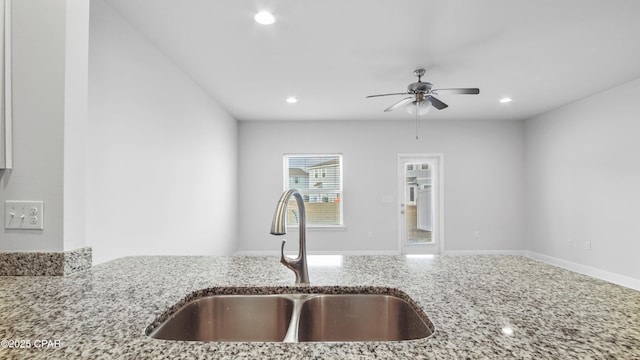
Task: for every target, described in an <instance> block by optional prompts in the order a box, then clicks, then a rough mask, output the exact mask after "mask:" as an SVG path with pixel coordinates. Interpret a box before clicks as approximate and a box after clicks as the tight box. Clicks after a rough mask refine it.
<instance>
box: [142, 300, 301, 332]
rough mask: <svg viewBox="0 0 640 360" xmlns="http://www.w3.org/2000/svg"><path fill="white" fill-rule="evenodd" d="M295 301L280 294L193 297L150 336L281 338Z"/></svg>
mask: <svg viewBox="0 0 640 360" xmlns="http://www.w3.org/2000/svg"><path fill="white" fill-rule="evenodd" d="M292 313H293V301H292V300H291V299H288V298H286V297H282V296H277V295H219V296H207V297H203V298H200V299H196V300H193V301H191V302H189V303H187V304H186V305H184V306H183V307H181V308H180V309H179V310H178V311H177V312H176V313H175V314H174V315H173V316H171V317H169V318H168V319H167V320H166V321H164V322H163V323H162V324H161V325H160V326H159V327H158V328H157V329H155V330H154V331H153V332H152V333H151V334H150V336H151V337H153V338H156V339H165V340H192V341H282V340H283V339H284V336H285V334H286V333H287V330H288V329H289V323H290V322H291V314H292Z"/></svg>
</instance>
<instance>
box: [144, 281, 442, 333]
mask: <svg viewBox="0 0 640 360" xmlns="http://www.w3.org/2000/svg"><path fill="white" fill-rule="evenodd" d="M210 290H212V291H213V290H217V292H218V293H224V294H216V293H215V292H216V291H213V292H214V294H210V293H207V291H201V292H199V293H198V294H192V295H191V296H189V297H187V299H186V300H183V301H182V302H181V303H179V304H177V305H176V306H174V307H173V308H172V309H170V310H169V311H168V312H166V313H165V314H163V315H162V316H160V318H158V320H156V322H154V324H152V325H150V326H149V327H147V329H146V330H145V333H146V334H147V335H149V336H151V337H152V338H156V339H164V340H182V341H230V342H318V341H323V342H325V341H331V342H344V341H401V340H415V339H421V338H426V337H429V336H431V335H432V334H433V332H434V327H433V324H432V323H431V321H430V320H429V319H428V318H427V316H426V315H425V314H424V313H423V312H422V310H421V309H420V308H419V307H418V306H417V305H416V304H415V303H414V302H413V301H412V300H411V299H410V298H409V297H408V296H407V295H406V294H404V293H403V292H400V291H399V290H395V289H387V288H368V289H366V290H367V291H366V293H363V292H362V290H363V289H359V290H360V292H357V293H356V292H354V289H344V288H333V289H331V291H329V293H326V292H321V290H319V289H315V290H314V289H313V288H306V292H305V293H301V292H292V293H284V294H282V293H269V292H270V290H271V292H277V291H282V289H280V290H277V289H275V288H274V289H266V292H267V293H264V292H265V289H264V288H263V289H261V291H262V293H261V294H237V292H246V291H247V290H246V289H242V288H236V289H235V290H236V291H234V290H233V289H229V288H226V289H210ZM254 290H255V289H254ZM290 290H292V291H296V290H300V289H295V288H294V289H290ZM325 290H326V288H325ZM372 290H373V291H372ZM341 292H347V293H341ZM373 292H375V293H373Z"/></svg>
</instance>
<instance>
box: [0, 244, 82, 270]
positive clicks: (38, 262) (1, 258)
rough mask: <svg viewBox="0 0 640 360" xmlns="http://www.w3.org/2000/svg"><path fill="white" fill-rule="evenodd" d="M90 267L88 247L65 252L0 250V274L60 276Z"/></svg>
mask: <svg viewBox="0 0 640 360" xmlns="http://www.w3.org/2000/svg"><path fill="white" fill-rule="evenodd" d="M90 267H91V248H90V247H82V248H78V249H75V250H69V251H65V252H0V276H62V275H69V274H73V273H74V272H77V271H82V270H86V269H89V268H90Z"/></svg>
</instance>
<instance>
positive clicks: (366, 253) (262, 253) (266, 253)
mask: <svg viewBox="0 0 640 360" xmlns="http://www.w3.org/2000/svg"><path fill="white" fill-rule="evenodd" d="M285 253H286V254H287V255H289V256H291V255H296V254H295V253H294V252H289V251H287V252H285ZM307 254H308V255H346V256H397V255H400V251H397V250H380V251H372V250H366V251H307ZM233 255H234V256H280V252H279V251H238V252H236V253H235V254H233Z"/></svg>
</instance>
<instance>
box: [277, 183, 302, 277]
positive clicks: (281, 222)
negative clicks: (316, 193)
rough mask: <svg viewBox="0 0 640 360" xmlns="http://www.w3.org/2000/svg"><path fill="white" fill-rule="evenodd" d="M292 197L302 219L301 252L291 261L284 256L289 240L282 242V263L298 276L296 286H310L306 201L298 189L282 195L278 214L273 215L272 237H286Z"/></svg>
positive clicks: (300, 227) (299, 220)
mask: <svg viewBox="0 0 640 360" xmlns="http://www.w3.org/2000/svg"><path fill="white" fill-rule="evenodd" d="M291 196H293V197H295V198H296V203H298V212H299V213H300V218H299V219H298V225H299V229H300V230H299V232H300V250H299V253H298V256H297V257H295V258H293V259H291V258H288V257H286V256H284V245H285V244H286V242H287V240H282V246H281V247H280V262H281V263H282V264H284V266H286V267H288V268H289V269H291V270H292V271H293V273H294V274H296V284H308V283H309V270H307V245H306V243H307V239H306V232H307V215H306V214H305V210H304V200H303V199H302V195H300V192H299V191H298V190H296V189H291V190H287V191H285V192H284V194H282V197H280V200H279V201H278V205H277V206H276V212H275V213H274V214H273V222H272V223H271V235H284V234H286V233H287V225H286V224H285V220H286V218H287V203H288V202H289V199H290V198H291Z"/></svg>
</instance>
